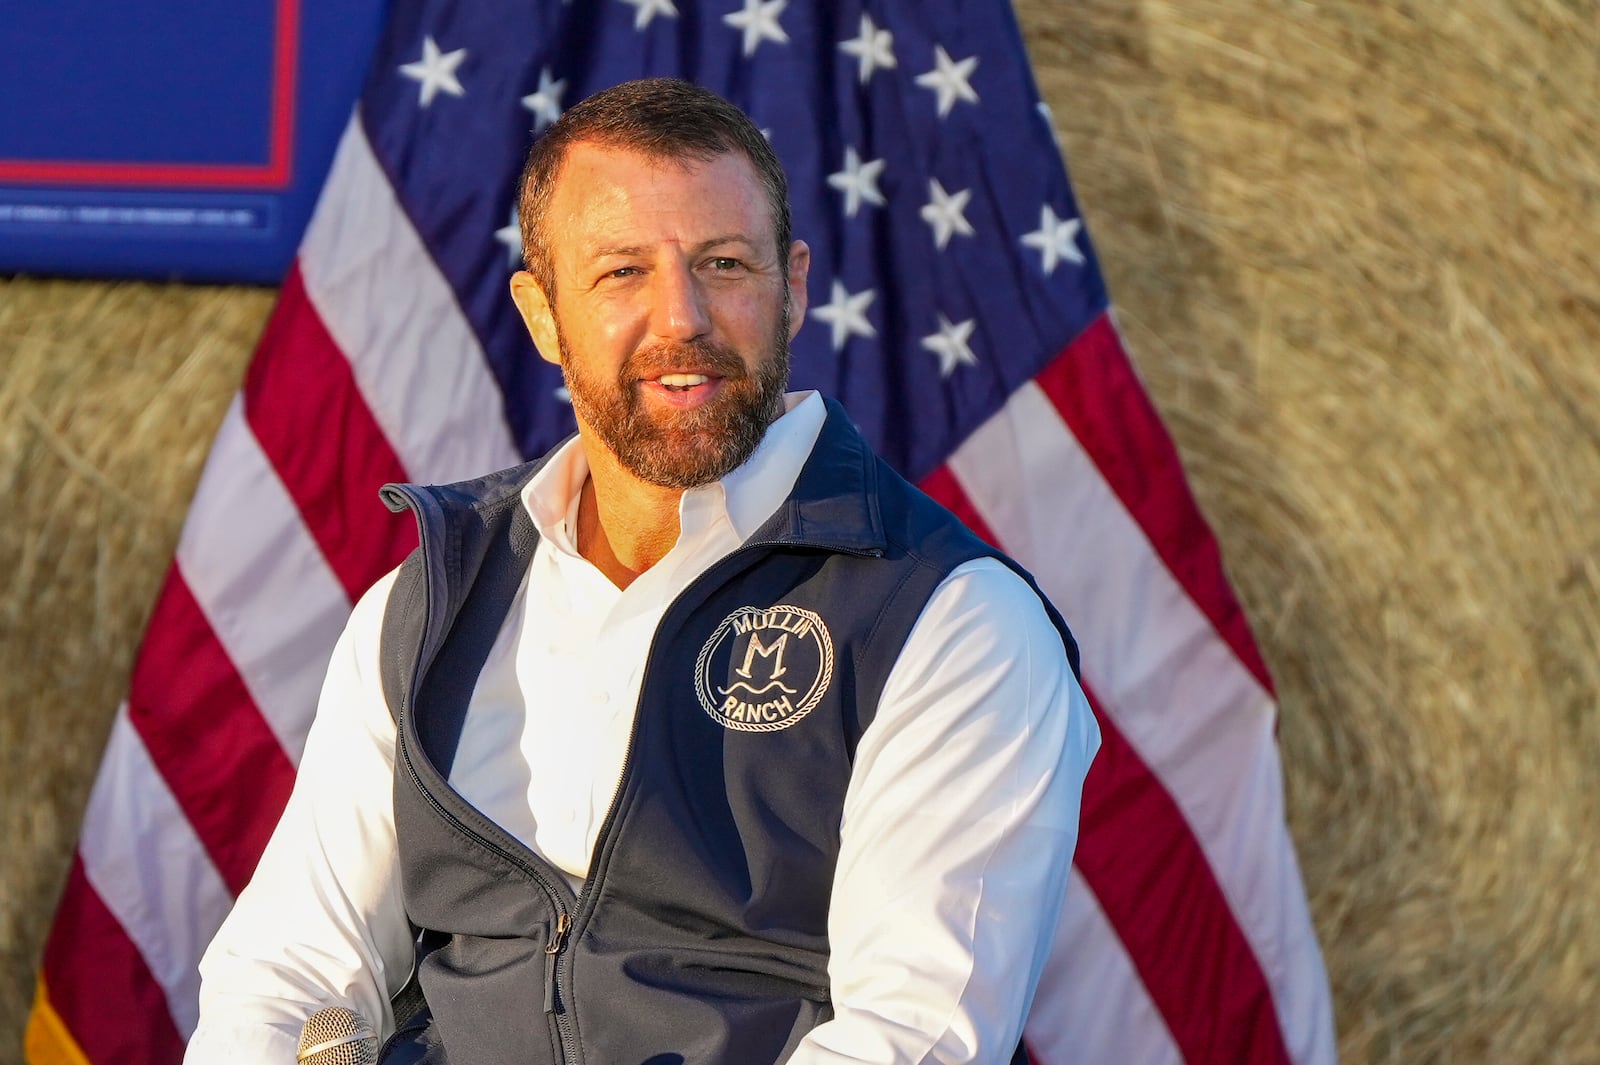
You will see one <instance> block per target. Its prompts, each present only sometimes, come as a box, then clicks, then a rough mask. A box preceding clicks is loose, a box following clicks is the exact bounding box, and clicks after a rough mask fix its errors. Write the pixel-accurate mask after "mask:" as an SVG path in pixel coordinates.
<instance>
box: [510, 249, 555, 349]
mask: <svg viewBox="0 0 1600 1065" xmlns="http://www.w3.org/2000/svg"><path fill="white" fill-rule="evenodd" d="M511 302H512V303H515V304H516V305H517V310H518V311H519V312H521V314H522V324H523V325H526V326H527V327H528V335H529V336H531V337H533V343H534V346H535V347H537V348H538V349H539V354H540V355H541V356H543V357H544V360H545V361H546V362H550V363H554V364H555V365H557V366H560V365H561V345H560V343H558V342H557V340H556V316H555V311H554V310H552V309H551V307H550V301H549V300H548V299H547V298H545V294H544V288H543V287H542V286H540V284H539V282H538V281H536V280H535V279H534V276H533V275H532V274H530V273H528V271H526V270H518V271H517V272H516V273H514V274H512V275H511Z"/></svg>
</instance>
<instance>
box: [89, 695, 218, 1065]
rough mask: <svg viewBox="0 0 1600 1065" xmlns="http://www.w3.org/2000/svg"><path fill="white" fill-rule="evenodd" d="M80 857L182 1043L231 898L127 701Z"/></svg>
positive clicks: (92, 797) (194, 1018) (98, 780)
mask: <svg viewBox="0 0 1600 1065" xmlns="http://www.w3.org/2000/svg"><path fill="white" fill-rule="evenodd" d="M78 853H79V854H80V856H81V857H82V858H83V872H84V876H85V878H87V880H88V882H89V885H90V887H92V888H93V889H94V891H95V893H96V894H97V895H99V896H100V900H101V902H103V903H104V904H105V906H106V909H108V910H109V911H110V912H111V915H112V916H113V917H115V918H116V919H117V922H118V923H119V924H121V925H122V927H123V929H124V930H125V931H126V932H127V933H128V938H129V939H130V940H132V941H133V944H134V946H136V947H137V948H138V950H139V953H140V954H142V955H143V956H144V960H145V964H146V965H148V966H149V968H150V972H151V973H152V974H153V975H154V976H155V978H156V981H157V982H158V983H160V985H161V988H162V990H163V991H164V992H166V997H167V1008H168V1010H169V1011H170V1012H171V1013H172V1020H173V1023H174V1024H176V1025H177V1027H178V1032H179V1034H180V1035H183V1036H184V1037H185V1038H187V1037H188V1035H189V1033H191V1032H193V1031H194V1026H195V1024H196V1023H197V1022H198V1020H199V1005H198V1002H199V996H200V974H199V973H198V972H197V971H196V969H195V966H196V964H197V963H198V962H199V960H200V955H201V953H202V952H204V950H205V948H206V943H207V942H208V940H209V939H210V936H211V932H212V930H213V929H215V928H217V927H218V926H219V925H221V924H222V919H223V918H224V917H225V916H227V913H228V910H229V908H231V907H232V906H233V895H232V894H231V893H230V892H229V891H228V888H227V885H225V884H224V883H223V882H222V877H221V876H220V875H219V874H218V873H217V870H216V867H215V866H213V865H212V864H211V859H210V858H209V857H207V855H206V851H205V848H204V847H203V846H201V844H200V841H199V839H197V838H196V837H195V835H194V833H193V832H192V831H191V830H190V828H189V822H188V820H187V819H186V818H185V817H184V816H183V811H182V810H181V809H179V808H178V804H177V802H176V801H175V800H174V799H173V797H172V793H171V792H170V791H168V790H167V783H166V781H165V780H163V779H162V777H161V774H160V773H159V772H158V771H157V770H156V767H155V764H154V763H153V762H151V761H150V755H149V753H148V752H147V751H146V750H145V747H144V743H143V741H141V740H140V739H139V733H138V732H137V731H136V730H135V729H134V727H133V724H132V722H130V721H129V720H128V704H127V703H123V704H122V705H121V706H120V707H118V709H117V716H116V718H115V720H114V721H113V722H112V725H111V736H110V738H109V739H108V740H107V741H106V753H105V758H104V759H103V760H102V761H101V763H100V772H99V775H98V776H96V777H95V782H94V789H93V790H92V791H91V792H90V793H89V807H88V810H87V811H86V812H85V814H84V819H83V835H82V837H81V838H80V839H79V841H78ZM108 990H110V989H108ZM130 1023H134V1019H130Z"/></svg>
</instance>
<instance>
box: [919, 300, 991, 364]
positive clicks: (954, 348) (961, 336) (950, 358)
mask: <svg viewBox="0 0 1600 1065" xmlns="http://www.w3.org/2000/svg"><path fill="white" fill-rule="evenodd" d="M977 324H978V322H977V319H975V318H968V319H967V320H966V321H964V322H960V323H957V324H955V325H951V324H950V319H948V318H946V317H945V316H944V315H943V314H940V315H939V331H938V332H937V333H934V334H933V335H932V336H925V337H923V338H922V346H923V347H925V348H927V349H928V350H929V351H931V352H933V353H934V354H935V355H937V356H939V376H940V377H949V376H950V375H951V374H953V373H955V371H956V367H957V366H976V365H978V357H977V356H976V355H974V354H973V353H972V348H971V347H970V346H969V345H968V344H967V338H968V337H970V336H972V330H973V329H974V328H975V327H976V326H977Z"/></svg>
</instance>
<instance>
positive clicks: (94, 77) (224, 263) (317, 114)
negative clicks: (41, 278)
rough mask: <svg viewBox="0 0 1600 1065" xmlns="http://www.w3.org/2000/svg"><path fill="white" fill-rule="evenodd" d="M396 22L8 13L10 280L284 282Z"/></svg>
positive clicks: (93, 11)
mask: <svg viewBox="0 0 1600 1065" xmlns="http://www.w3.org/2000/svg"><path fill="white" fill-rule="evenodd" d="M386 9H387V0H322V2H320V3H315V4H306V5H303V6H302V4H301V2H300V0H228V2H227V3H223V4H217V3H215V2H214V0H131V2H128V3H123V4H105V3H101V2H92V0H52V2H51V3H49V4H12V5H8V7H7V11H6V14H5V16H4V18H0V56H4V57H5V60H4V62H0V100H4V101H5V106H3V107H0V272H5V273H34V274H54V275H68V276H90V277H145V278H179V279H184V280H193V281H246V282H260V283H267V284H271V283H275V282H277V281H278V280H280V279H281V277H282V275H283V272H284V270H285V268H286V267H287V266H288V264H289V261H290V259H291V258H292V257H293V256H294V251H295V247H296V245H298V243H299V241H300V234H301V231H302V230H304V228H305V225H306V221H307V220H308V219H309V217H310V214H311V209H312V207H313V206H314V204H315V201H316V196H317V192H318V190H319V189H320V187H321V185H322V180H323V178H324V176H325V175H326V173H327V169H328V164H329V162H330V160H331V159H332V157H333V150H334V147H335V146H336V145H337V143H338V140H339V134H340V132H341V131H342V130H343V128H344V125H345V123H346V121H347V120H348V119H349V116H350V109H351V107H352V105H353V104H354V102H355V99H356V96H357V95H358V93H359V92H360V89H361V84H362V80H363V78H364V76H365V73H366V66H367V61H368V58H369V56H370V54H371V52H372V48H373V45H374V43H375V42H376V40H377V37H378V33H379V30H380V29H381V26H382V23H383V18H384V15H385V13H386Z"/></svg>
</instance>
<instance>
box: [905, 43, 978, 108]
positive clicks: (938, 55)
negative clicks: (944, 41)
mask: <svg viewBox="0 0 1600 1065" xmlns="http://www.w3.org/2000/svg"><path fill="white" fill-rule="evenodd" d="M933 63H934V67H933V69H932V70H930V71H928V72H927V73H926V74H918V75H917V79H916V80H917V84H918V85H921V86H922V87H923V88H924V89H932V90H933V91H934V92H936V93H938V94H939V117H940V118H943V117H944V116H946V115H948V114H949V113H950V109H951V108H952V107H954V106H955V105H956V101H957V100H965V101H967V103H969V104H975V103H977V102H978V94H977V92H976V91H975V90H974V89H973V88H972V85H971V83H970V81H969V80H968V79H970V78H971V77H972V72H973V71H974V70H976V69H978V57H977V56H975V55H969V56H968V57H967V58H965V59H963V60H962V61H961V62H959V63H957V62H956V61H955V60H953V59H951V58H950V53H949V52H946V51H945V50H944V46H943V45H937V44H936V45H934V46H933Z"/></svg>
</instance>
